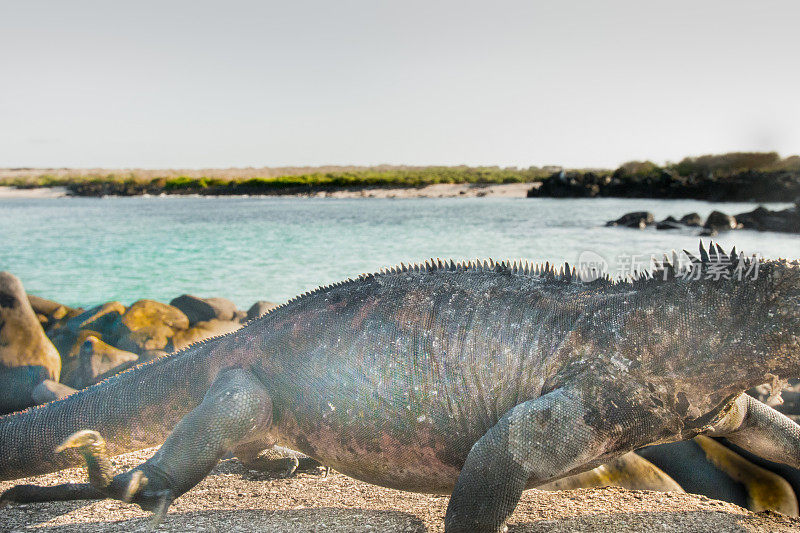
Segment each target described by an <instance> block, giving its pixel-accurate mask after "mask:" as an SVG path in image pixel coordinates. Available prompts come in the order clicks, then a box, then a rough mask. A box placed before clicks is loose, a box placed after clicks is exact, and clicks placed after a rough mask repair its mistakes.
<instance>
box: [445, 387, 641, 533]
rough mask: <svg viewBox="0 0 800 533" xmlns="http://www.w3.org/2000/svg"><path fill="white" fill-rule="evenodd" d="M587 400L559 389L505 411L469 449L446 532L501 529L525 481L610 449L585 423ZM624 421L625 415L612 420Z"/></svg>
mask: <svg viewBox="0 0 800 533" xmlns="http://www.w3.org/2000/svg"><path fill="white" fill-rule="evenodd" d="M586 405H587V403H586V402H585V401H584V398H583V394H582V393H581V392H580V391H578V390H576V389H570V388H561V389H557V390H555V391H553V392H550V393H548V394H546V395H544V396H541V397H539V398H537V399H535V400H530V401H528V402H525V403H522V404H520V405H517V406H516V407H514V408H513V409H511V410H510V411H509V412H508V413H506V414H505V416H503V418H501V419H500V421H499V422H498V423H497V424H496V425H495V426H494V427H492V428H491V429H490V430H489V431H488V432H487V433H486V434H485V435H484V436H483V437H481V439H480V440H479V441H478V442H476V443H475V445H474V446H473V447H472V449H471V450H470V452H469V455H468V456H467V460H466V463H465V464H464V467H463V468H462V470H461V473H460V475H459V477H458V481H457V482H456V486H455V489H454V490H453V495H452V497H451V498H450V503H449V505H448V506H447V515H446V517H445V531H447V533H461V532H473V533H477V532H481V533H490V532H491V533H494V532H496V531H500V530H502V529H503V527H504V524H505V521H506V519H507V518H508V516H509V515H510V514H511V513H512V511H513V510H514V508H515V507H516V506H517V503H518V502H519V499H520V497H521V495H522V491H523V489H525V488H526V486H531V485H534V486H535V485H538V484H541V483H544V482H546V481H549V480H552V479H556V478H559V477H562V476H564V475H566V474H567V473H576V472H578V471H580V468H581V467H583V466H586V467H587V469H588V468H592V467H594V466H596V463H594V464H592V462H593V461H595V460H596V459H598V458H599V457H600V456H602V455H603V454H604V453H606V452H608V451H613V450H608V446H609V437H610V434H608V430H605V429H602V428H595V427H592V426H591V425H590V424H589V423H587V422H586V419H587V415H588V414H589V413H588V412H587V407H586ZM631 414H633V413H631ZM613 422H614V421H612V425H613ZM624 426H625V421H624V420H620V421H619V424H617V428H618V429H622V428H623V427H624ZM624 451H627V450H624Z"/></svg>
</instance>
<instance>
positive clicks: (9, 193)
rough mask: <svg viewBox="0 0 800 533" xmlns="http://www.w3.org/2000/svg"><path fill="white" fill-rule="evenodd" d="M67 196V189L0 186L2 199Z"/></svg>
mask: <svg viewBox="0 0 800 533" xmlns="http://www.w3.org/2000/svg"><path fill="white" fill-rule="evenodd" d="M62 196H67V188H66V187H37V188H35V189H17V188H16V187H8V186H5V185H0V198H61V197H62Z"/></svg>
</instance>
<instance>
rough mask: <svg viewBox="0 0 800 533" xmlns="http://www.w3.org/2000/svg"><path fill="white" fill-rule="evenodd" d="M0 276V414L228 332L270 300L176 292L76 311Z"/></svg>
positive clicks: (266, 307)
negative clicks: (168, 298) (247, 302)
mask: <svg viewBox="0 0 800 533" xmlns="http://www.w3.org/2000/svg"><path fill="white" fill-rule="evenodd" d="M0 282H1V283H0V355H3V356H4V357H7V362H8V364H6V363H4V362H3V360H0V413H5V412H11V411H14V410H19V409H24V408H26V407H29V406H31V405H35V404H38V403H43V402H48V401H52V400H54V399H58V398H60V397H63V396H65V395H67V394H70V393H72V392H74V390H76V389H81V388H84V387H88V386H90V385H92V384H94V383H97V382H99V381H102V380H103V379H106V378H108V377H110V376H113V375H114V374H116V373H118V372H121V371H123V370H125V369H127V368H130V367H131V366H134V365H136V364H139V363H143V362H146V361H149V360H151V359H155V358H158V357H163V356H165V355H168V354H169V353H171V352H173V351H176V350H181V349H184V348H186V347H187V346H189V345H190V344H194V343H196V342H199V341H202V340H205V339H207V338H209V337H216V336H218V335H223V334H226V333H230V332H232V331H235V330H237V329H239V328H240V327H241V326H242V323H243V322H245V321H247V320H248V318H249V317H252V318H254V317H255V316H258V315H261V314H263V313H264V312H266V311H267V310H269V309H272V308H274V307H276V304H274V303H271V302H267V301H263V300H262V301H259V302H256V303H255V304H254V305H253V306H252V307H251V308H250V310H249V312H245V311H241V310H238V309H236V306H235V305H234V304H233V302H231V301H230V300H227V299H225V298H198V297H195V296H191V295H186V294H184V295H182V296H180V297H178V298H175V299H174V300H173V302H174V303H175V304H177V306H174V305H167V304H164V303H160V302H156V301H154V300H139V301H138V302H136V303H134V304H132V305H131V306H130V307H128V308H126V307H125V306H124V305H123V304H121V303H120V302H116V301H113V302H106V303H103V304H100V305H97V306H94V307H92V308H90V309H88V310H84V309H81V308H70V307H67V306H64V305H62V304H60V303H58V302H54V301H52V300H47V299H45V298H41V297H39V296H35V295H26V294H25V292H24V290H23V289H22V285H21V283H19V280H17V279H16V278H15V277H13V276H12V275H10V274H6V273H3V274H1V275H0ZM178 306H180V307H181V308H182V309H184V310H185V312H184V311H182V310H181V309H180V308H179V307H178ZM187 313H188V314H189V315H190V316H191V320H190V316H187ZM199 318H204V320H198V319H199ZM43 326H44V327H45V328H46V330H45V329H43ZM37 332H38V336H37ZM9 346H14V350H13V357H12V355H11V352H8V351H6V352H3V350H5V349H6V348H8V347H9ZM42 346H43V347H44V349H43V348H42ZM37 347H38V348H37ZM47 347H49V349H48V348H47ZM20 354H21V356H20ZM37 354H38V355H37ZM42 354H45V355H42ZM47 354H49V359H48V357H47ZM57 355H58V360H56V356H57ZM15 361H16V363H14V362H15ZM45 363H46V364H45ZM12 364H17V366H10V365H12ZM52 378H60V381H57V380H55V379H52Z"/></svg>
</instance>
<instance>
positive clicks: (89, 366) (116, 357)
mask: <svg viewBox="0 0 800 533" xmlns="http://www.w3.org/2000/svg"><path fill="white" fill-rule="evenodd" d="M78 359H79V362H78V367H77V369H76V370H75V372H73V373H72V374H71V375H70V376H69V380H65V383H66V384H67V385H69V386H71V387H75V388H76V389H82V388H84V387H88V386H89V385H93V384H95V383H97V382H99V381H102V380H104V379H105V378H107V377H110V376H112V375H114V374H116V373H118V372H122V371H123V370H126V369H128V368H130V367H132V366H134V365H135V364H136V362H137V361H138V359H139V356H138V355H136V354H135V353H131V352H126V351H125V350H120V349H118V348H114V347H113V346H111V345H109V344H106V343H105V342H103V341H102V340H100V339H98V338H97V337H95V336H93V335H89V336H88V337H86V340H85V341H84V342H83V345H82V346H81V350H80V354H79V355H78Z"/></svg>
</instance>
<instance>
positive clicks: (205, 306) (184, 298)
mask: <svg viewBox="0 0 800 533" xmlns="http://www.w3.org/2000/svg"><path fill="white" fill-rule="evenodd" d="M169 304H170V305H172V306H174V307H177V308H178V309H180V310H181V311H183V313H184V314H185V315H186V317H187V318H188V319H189V324H192V325H193V324H196V323H198V322H205V321H207V320H212V319H215V318H216V319H218V320H233V315H234V313H236V305H235V304H234V303H233V302H231V301H230V300H226V299H225V298H199V297H197V296H192V295H191V294H183V295H181V296H178V297H177V298H175V299H174V300H172V301H171V302H170V303H169Z"/></svg>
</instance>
